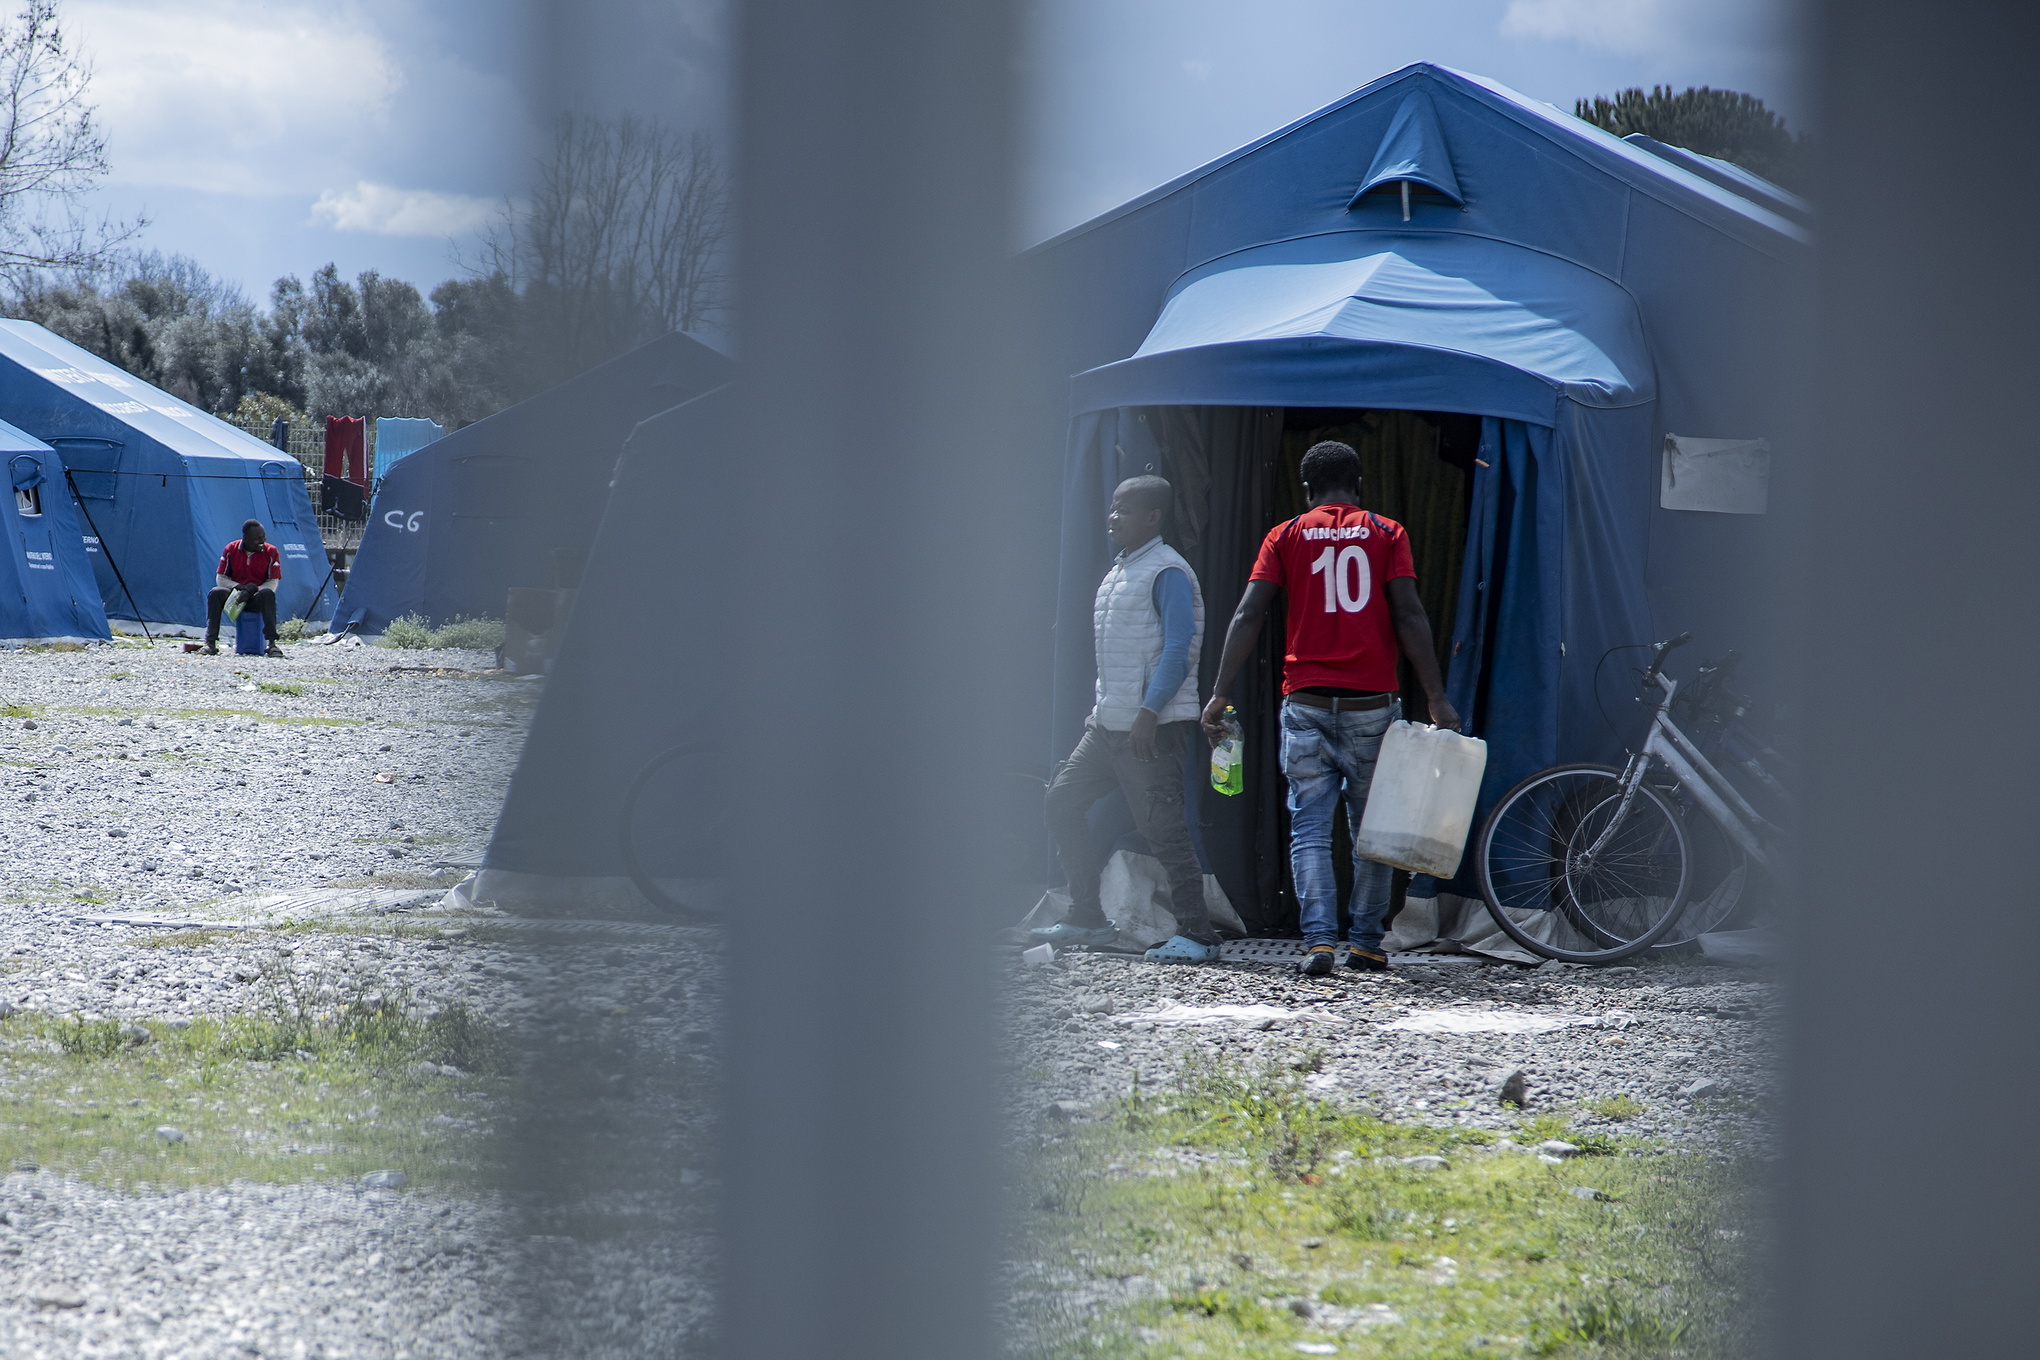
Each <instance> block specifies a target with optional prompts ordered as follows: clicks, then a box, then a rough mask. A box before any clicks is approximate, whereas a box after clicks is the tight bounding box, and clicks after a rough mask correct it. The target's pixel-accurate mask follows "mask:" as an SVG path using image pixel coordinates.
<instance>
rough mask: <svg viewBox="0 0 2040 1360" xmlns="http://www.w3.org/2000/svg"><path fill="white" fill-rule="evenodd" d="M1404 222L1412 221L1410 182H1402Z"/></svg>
mask: <svg viewBox="0 0 2040 1360" xmlns="http://www.w3.org/2000/svg"><path fill="white" fill-rule="evenodd" d="M1402 220H1403V221H1405V222H1407V221H1409V220H1410V182H1409V181H1408V180H1404V181H1403V182H1402Z"/></svg>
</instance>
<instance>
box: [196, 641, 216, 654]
mask: <svg viewBox="0 0 2040 1360" xmlns="http://www.w3.org/2000/svg"><path fill="white" fill-rule="evenodd" d="M199 650H200V651H202V652H204V653H205V654H206V655H207V656H218V655H219V654H220V644H219V639H217V638H207V639H206V640H205V646H203V647H201V648H200V649H199Z"/></svg>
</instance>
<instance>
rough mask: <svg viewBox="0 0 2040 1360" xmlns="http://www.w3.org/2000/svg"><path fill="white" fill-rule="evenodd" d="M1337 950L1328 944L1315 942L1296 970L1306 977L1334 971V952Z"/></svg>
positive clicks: (1319, 975) (1320, 975) (1323, 974)
mask: <svg viewBox="0 0 2040 1360" xmlns="http://www.w3.org/2000/svg"><path fill="white" fill-rule="evenodd" d="M1334 952H1335V951H1334V950H1333V948H1332V946H1331V945H1328V944H1314V945H1312V946H1311V947H1310V952H1309V953H1307V954H1305V955H1304V956H1303V960H1302V962H1300V963H1298V964H1297V965H1296V971H1297V972H1299V973H1301V974H1303V975H1304V976H1305V977H1323V976H1325V974H1327V973H1329V972H1331V971H1332V963H1333V959H1332V954H1333V953H1334Z"/></svg>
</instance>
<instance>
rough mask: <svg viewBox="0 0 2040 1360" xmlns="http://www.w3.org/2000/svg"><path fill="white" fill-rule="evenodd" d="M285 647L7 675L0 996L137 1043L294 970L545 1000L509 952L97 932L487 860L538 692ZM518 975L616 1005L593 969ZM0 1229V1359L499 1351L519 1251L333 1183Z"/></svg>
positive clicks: (465, 1222) (99, 1203) (190, 1195)
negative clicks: (112, 1030)
mask: <svg viewBox="0 0 2040 1360" xmlns="http://www.w3.org/2000/svg"><path fill="white" fill-rule="evenodd" d="M286 650H287V651H288V652H289V653H290V655H289V657H288V659H286V660H283V661H276V660H268V659H264V658H259V657H232V656H221V657H217V658H213V657H199V656H192V655H188V654H186V653H185V652H184V651H183V648H182V645H181V643H180V642H177V641H166V642H161V643H158V644H156V645H155V646H154V647H144V646H140V645H130V644H117V645H113V646H102V647H94V648H92V649H90V650H87V651H83V652H62V651H55V652H44V651H27V652H23V651H10V652H0V704H5V705H8V708H7V710H6V713H7V716H0V768H4V770H5V773H4V775H0V778H4V780H5V783H6V789H5V794H4V795H0V836H4V838H5V844H6V845H7V847H8V855H7V858H6V861H5V866H4V869H0V892H4V893H5V894H6V896H7V897H8V899H9V903H8V906H7V907H6V909H5V911H4V912H0V966H4V967H5V968H6V971H5V973H4V974H0V998H4V1000H5V1001H6V1002H7V1003H9V1004H11V1005H13V1006H17V1007H21V1008H23V1009H29V1010H43V1011H48V1012H53V1013H59V1014H68V1013H81V1014H84V1015H87V1016H113V1017H119V1018H123V1019H134V1020H149V1019H162V1018H171V1017H177V1016H188V1015H194V1014H201V1013H206V1014H227V1013H234V1012H239V1011H246V1010H251V1009H254V1008H256V1006H257V1005H258V1003H259V997H258V995H257V978H256V967H257V966H258V965H259V964H260V963H262V962H263V961H265V960H273V959H276V958H278V957H279V956H280V954H279V951H280V950H281V949H285V948H288V949H291V950H293V951H294V952H293V953H292V954H291V955H289V956H284V957H290V958H292V959H293V966H294V969H295V971H297V972H298V973H299V974H300V975H301V976H302V975H307V974H312V975H316V974H319V973H321V972H328V971H337V970H339V969H342V968H355V967H361V966H368V967H372V968H373V969H374V970H375V972H376V973H377V974H378V975H379V976H380V977H382V978H384V979H386V980H387V981H388V982H389V983H391V984H393V985H397V986H402V987H405V988H408V989H409V990H410V991H411V993H412V994H413V995H414V996H415V997H416V998H417V999H418V1000H419V1001H420V1002H421V1003H423V1004H426V1005H428V1006H429V1005H432V1004H435V1003H442V1002H444V1001H446V1000H450V999H454V998H456V997H459V998H462V999H465V1000H467V1001H468V1002H469V1003H470V1004H472V1005H474V1006H475V1007H476V1008H477V1009H479V1010H481V1011H483V1012H484V1013H485V1014H490V1015H494V1016H496V1017H498V1018H510V1019H515V1018H516V1017H517V1016H518V1015H519V1014H520V1013H521V1012H522V1011H523V1010H525V1009H528V1008H529V1007H530V1005H531V1004H532V1003H531V1001H530V997H531V996H532V995H534V994H542V992H540V991H539V989H537V988H530V987H526V986H521V985H519V983H520V982H521V981H523V980H524V979H525V978H527V977H530V976H537V975H538V974H535V973H534V972H533V971H532V969H531V968H530V967H528V966H527V967H520V966H519V963H518V961H517V956H516V955H515V954H514V953H513V952H510V951H504V950H501V949H494V948H488V947H484V946H480V945H475V944H471V943H467V942H459V943H457V944H454V945H450V944H449V943H448V942H446V941H443V940H433V939H392V938H387V937H382V938H376V939H372V940H370V939H363V938H359V937H349V936H343V935H313V936H308V935H303V934H296V935H292V936H290V937H288V938H287V939H286V938H285V937H281V936H278V935H276V934H274V933H272V932H270V931H267V930H263V929H259V928H257V929H248V930H244V931H238V932H236V933H235V934H233V935H231V936H228V937H226V938H225V939H224V940H222V941H220V942H217V943H215V944H214V945H212V946H210V947H207V948H205V949H147V948H143V947H141V945H140V941H141V940H143V939H145V938H148V937H151V936H160V935H161V934H163V933H164V930H165V929H166V927H165V926H162V925H153V926H152V925H133V924H111V925H109V924H102V923H99V922H97V921H95V920H94V919H93V918H104V917H130V918H141V919H152V920H156V921H171V922H204V923H212V924H218V925H222V926H255V927H260V926H262V925H264V924H270V925H274V924H277V923H279V922H281V921H282V920H285V919H289V918H299V919H302V918H305V917H311V916H319V915H328V916H330V915H345V914H349V913H350V912H355V913H358V912H362V911H374V910H378V909H381V910H387V909H389V908H392V907H401V906H403V905H405V904H407V903H412V902H430V901H432V900H435V899H436V898H437V897H438V896H440V893H441V891H443V890H440V889H436V888H431V887H429V886H428V885H430V884H431V882H432V879H431V877H429V876H430V875H434V874H435V872H436V871H438V870H439V869H440V868H441V866H442V864H451V865H461V864H464V863H471V862H473V861H475V860H476V859H478V858H479V856H480V854H481V852H482V849H483V847H484V846H485V845H486V843H487V838H488V834H489V829H490V827H491V825H492V824H493V822H494V819H495V816H496V812H497V808H498V805H499V802H500V799H501V796H502V790H503V788H504V786H505V784H506V782H507V780H508V777H509V773H510V770H511V768H512V765H513V764H514V762H515V759H516V755H517V749H518V746H519V744H520V742H521V740H522V735H523V729H524V724H525V722H526V720H527V719H528V716H529V713H530V710H531V708H532V706H533V703H534V700H535V698H536V690H537V685H535V684H532V683H525V682H517V681H507V680H499V679H483V678H478V677H469V678H461V677H448V676H441V675H429V674H419V673H406V672H397V671H392V670H391V667H392V666H398V665H420V664H425V665H432V666H437V667H446V668H451V669H453V670H456V671H465V672H470V673H472V672H477V671H479V670H480V669H481V668H483V667H486V666H488V665H490V664H492V658H490V657H488V656H487V655H485V654H475V653H452V652H437V653H429V654H424V653H397V652H384V651H379V650H374V649H368V648H361V647H346V646H340V647H330V648H329V647H322V646H293V647H289V648H287V649H286ZM265 683H266V684H269V685H272V686H278V687H280V688H278V689H274V690H264V689H262V688H261V686H262V685H263V684H265ZM290 690H296V691H298V692H296V693H292V692H288V691H290ZM30 714H32V716H29V715H30ZM378 873H380V874H381V875H382V877H381V878H379V879H368V878H367V877H366V876H368V875H372V874H378ZM392 875H394V877H393V876H392ZM539 969H540V971H541V972H543V971H545V970H557V972H558V973H559V974H560V975H561V977H562V980H563V981H564V982H565V983H566V984H568V985H571V984H572V983H573V982H574V981H576V980H577V979H578V977H579V976H580V975H582V974H585V975H586V976H588V977H593V976H597V975H600V976H602V977H603V978H604V979H605V981H606V982H607V983H608V984H609V985H608V986H607V987H606V988H605V989H604V990H607V991H609V992H612V993H613V992H617V991H620V990H623V989H625V988H626V987H628V986H629V985H630V984H629V976H628V970H619V969H617V968H615V967H613V966H611V965H609V964H607V963H606V962H605V961H604V958H603V957H602V954H601V953H600V952H599V951H598V950H596V949H594V948H592V947H586V946H583V947H570V948H565V949H561V950H559V951H557V952H556V956H555V957H552V958H549V959H548V960H547V961H546V962H545V963H543V964H541V965H539ZM619 972H622V973H623V974H624V976H622V977H619V976H618V974H619ZM4 1140H5V1135H4V1133H0V1146H4ZM0 1211H4V1214H0V1354H6V1355H8V1356H24V1357H26V1356H74V1355H121V1356H126V1355H135V1356H157V1355H161V1356H178V1357H187V1356H189V1357H204V1356H236V1357H241V1356H250V1355H273V1356H331V1357H340V1356H363V1357H370V1356H372V1357H404V1356H408V1355H415V1356H418V1357H421V1360H422V1357H424V1356H427V1355H430V1356H459V1355H477V1356H479V1355H500V1354H505V1353H510V1352H511V1351H512V1350H514V1347H513V1346H511V1345H508V1344H506V1341H507V1338H505V1337H504V1336H503V1335H501V1328H500V1325H499V1319H501V1318H502V1317H503V1316H504V1315H505V1314H504V1308H503V1297H504V1293H505V1291H504V1288H503V1285H504V1283H505V1282H506V1281H508V1280H513V1279H515V1278H516V1276H517V1266H518V1258H517V1256H516V1254H515V1251H514V1250H513V1247H514V1246H515V1244H518V1243H520V1242H523V1241H526V1240H529V1239H528V1236H520V1235H519V1234H517V1233H515V1232H511V1231H508V1230H507V1229H506V1227H505V1224H506V1214H507V1212H508V1210H507V1209H506V1207H505V1206H504V1205H503V1204H501V1203H498V1202H494V1201H477V1200H463V1199H460V1198H457V1197H447V1196H426V1195H417V1194H408V1193H389V1192H386V1191H380V1190H371V1189H365V1188H364V1187H362V1186H360V1185H358V1184H344V1183H343V1184H332V1183H327V1184H315V1183H314V1184H299V1185H291V1186H267V1185H261V1186H258V1185H247V1184H237V1185H234V1186H230V1187H225V1188H218V1187H215V1188H210V1189H201V1190H189V1191H182V1192H178V1193H172V1194H161V1193H156V1194H140V1195H134V1194H124V1193H120V1192H117V1191H113V1190H108V1189H104V1188H101V1187H99V1186H96V1185H93V1184H90V1183H86V1182H82V1181H75V1180H67V1179H64V1178H62V1177H58V1176H55V1175H52V1174H48V1173H27V1174H24V1173H15V1174H10V1175H8V1176H7V1177H6V1180H5V1182H4V1184H0Z"/></svg>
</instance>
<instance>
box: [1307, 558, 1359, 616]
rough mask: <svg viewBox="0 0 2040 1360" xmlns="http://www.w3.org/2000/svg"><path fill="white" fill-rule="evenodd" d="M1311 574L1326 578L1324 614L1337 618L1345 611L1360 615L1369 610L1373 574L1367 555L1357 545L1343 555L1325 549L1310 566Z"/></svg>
mask: <svg viewBox="0 0 2040 1360" xmlns="http://www.w3.org/2000/svg"><path fill="white" fill-rule="evenodd" d="M1310 574H1311V575H1313V576H1317V575H1320V574H1322V575H1323V576H1324V578H1325V612H1326V613H1327V614H1336V613H1338V612H1339V611H1340V610H1342V609H1343V610H1345V611H1346V612H1347V613H1348V614H1357V613H1359V612H1360V611H1361V610H1363V609H1365V608H1366V607H1367V597H1368V596H1369V595H1371V594H1373V593H1374V589H1373V587H1374V581H1373V570H1372V568H1370V567H1369V566H1368V565H1367V552H1366V550H1365V549H1364V548H1361V547H1359V546H1358V545H1357V544H1356V545H1354V546H1352V547H1349V548H1346V549H1345V550H1344V551H1341V550H1340V549H1338V548H1326V549H1325V550H1324V551H1323V552H1321V553H1319V554H1318V555H1317V560H1316V561H1315V562H1312V563H1311V564H1310Z"/></svg>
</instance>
